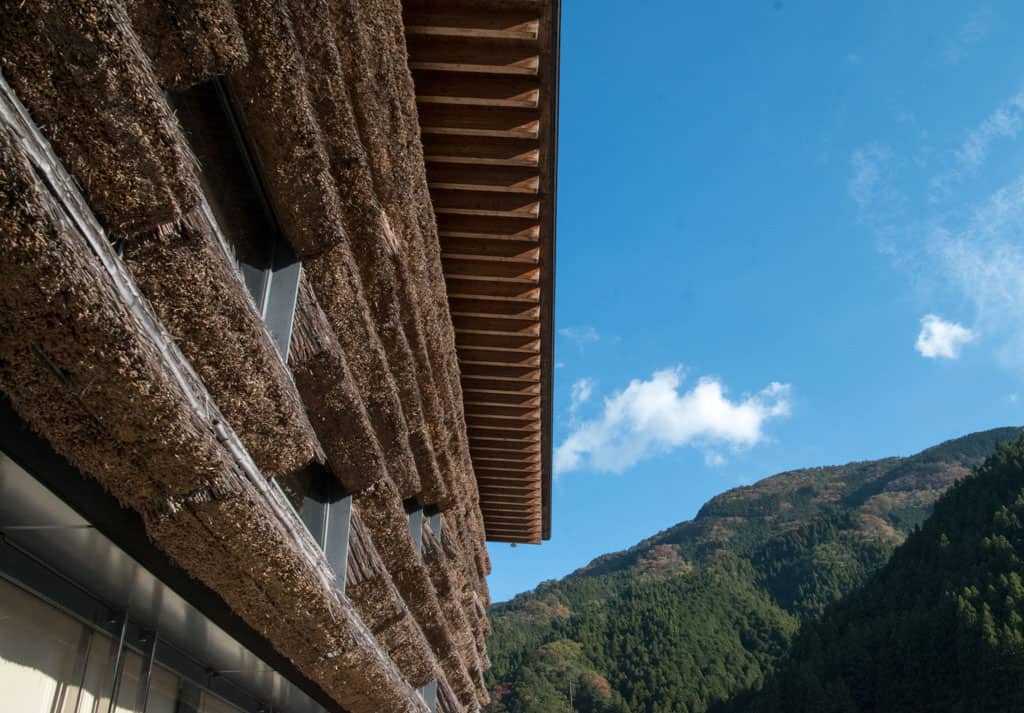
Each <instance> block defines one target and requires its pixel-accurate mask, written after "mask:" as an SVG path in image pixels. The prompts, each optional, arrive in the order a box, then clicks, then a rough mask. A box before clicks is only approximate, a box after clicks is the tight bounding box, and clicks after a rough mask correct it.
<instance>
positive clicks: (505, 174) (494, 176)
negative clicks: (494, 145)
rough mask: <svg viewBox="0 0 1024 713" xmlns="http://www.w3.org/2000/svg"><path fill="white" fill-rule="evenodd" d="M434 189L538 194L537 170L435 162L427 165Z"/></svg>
mask: <svg viewBox="0 0 1024 713" xmlns="http://www.w3.org/2000/svg"><path fill="white" fill-rule="evenodd" d="M427 183H428V184H429V185H430V187H431V188H436V189H443V190H450V191H485V192H495V193H497V192H503V193H525V194H532V195H536V194H537V192H538V191H539V190H540V176H538V175H537V169H535V168H531V167H523V166H473V165H451V164H447V163H433V164H429V165H428V166H427Z"/></svg>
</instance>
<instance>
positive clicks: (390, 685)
mask: <svg viewBox="0 0 1024 713" xmlns="http://www.w3.org/2000/svg"><path fill="white" fill-rule="evenodd" d="M310 670H311V671H312V673H313V675H314V676H315V677H316V678H315V680H317V681H323V682H326V685H328V686H330V689H331V690H337V691H344V692H345V694H344V697H342V696H341V695H340V694H339V696H338V698H337V700H338V701H339V702H340V703H341V704H342V705H344V706H345V708H346V709H347V710H348V711H349V712H350V713H382V712H383V711H387V713H428V708H427V706H426V704H425V703H424V702H423V699H422V698H420V697H419V694H417V693H416V692H415V691H414V690H413V689H412V688H411V687H410V686H409V684H408V683H407V682H406V681H405V680H404V679H403V678H402V675H401V673H400V672H399V671H398V668H397V667H396V666H395V665H394V664H393V663H392V661H391V659H390V658H389V657H388V655H387V653H386V652H385V651H383V650H382V649H380V648H379V647H377V646H373V647H368V648H359V649H355V650H354V651H349V652H347V653H344V654H341V655H338V656H334V655H332V656H327V657H325V658H323V659H322V660H321V661H319V662H317V663H316V664H314V665H313V666H311V667H310ZM321 685H324V684H321ZM364 691H368V692H369V693H364Z"/></svg>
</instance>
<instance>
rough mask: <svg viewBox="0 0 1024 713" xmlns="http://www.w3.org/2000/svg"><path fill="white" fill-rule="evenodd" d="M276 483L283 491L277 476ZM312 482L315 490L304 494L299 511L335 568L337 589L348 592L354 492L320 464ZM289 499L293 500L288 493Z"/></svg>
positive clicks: (300, 516)
mask: <svg viewBox="0 0 1024 713" xmlns="http://www.w3.org/2000/svg"><path fill="white" fill-rule="evenodd" d="M274 484H275V485H276V486H277V488H278V489H279V490H282V492H283V488H282V487H281V484H280V483H279V482H278V481H277V479H275V480H274ZM312 486H313V487H312V489H311V491H310V492H309V493H306V494H304V495H303V498H302V504H301V505H300V506H299V508H298V511H297V514H298V516H299V519H301V520H302V523H303V524H304V525H305V526H306V529H307V530H308V531H309V534H310V535H312V536H313V539H314V540H315V541H316V543H317V545H318V546H319V547H320V549H321V551H323V553H324V555H325V556H326V557H327V562H328V563H329V564H330V565H331V567H332V568H333V569H334V581H335V587H336V589H337V590H338V591H339V592H341V593H342V594H344V593H345V587H346V586H347V584H348V555H349V542H350V540H351V532H352V496H351V495H350V494H348V493H346V492H345V490H344V489H343V488H342V487H341V484H340V483H338V481H337V479H336V478H335V477H334V475H333V474H332V473H331V472H330V471H329V470H327V469H326V468H317V469H316V470H315V471H314V472H313V474H312ZM285 502H288V503H289V504H291V501H290V500H289V499H288V497H287V495H286V496H285Z"/></svg>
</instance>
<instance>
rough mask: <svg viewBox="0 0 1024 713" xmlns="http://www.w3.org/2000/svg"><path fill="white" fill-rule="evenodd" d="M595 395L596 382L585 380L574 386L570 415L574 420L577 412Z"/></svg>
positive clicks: (580, 380) (577, 382)
mask: <svg viewBox="0 0 1024 713" xmlns="http://www.w3.org/2000/svg"><path fill="white" fill-rule="evenodd" d="M593 393H594V380H593V379H588V378H583V379H579V380H577V381H576V383H575V384H573V385H572V395H571V398H572V403H571V404H570V405H569V415H570V416H571V417H572V418H575V417H576V412H577V411H578V410H579V408H580V406H582V405H583V404H585V403H586V402H587V401H588V400H590V397H591V395H592V394H593Z"/></svg>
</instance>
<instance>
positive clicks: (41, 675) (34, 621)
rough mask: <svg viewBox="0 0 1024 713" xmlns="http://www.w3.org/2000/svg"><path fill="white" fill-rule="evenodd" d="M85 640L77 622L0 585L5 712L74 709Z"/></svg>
mask: <svg viewBox="0 0 1024 713" xmlns="http://www.w3.org/2000/svg"><path fill="white" fill-rule="evenodd" d="M88 638H89V632H88V630H87V629H86V627H84V626H83V625H82V624H80V623H79V622H77V621H75V620H74V619H72V618H71V617H69V616H67V615H66V614H63V613H61V612H60V611H58V610H57V609H55V608H54V607H52V606H50V605H49V604H46V603H45V602H43V601H41V600H40V599H37V598H36V597H34V596H32V595H31V594H29V593H27V592H25V591H23V590H21V589H19V588H17V587H15V586H14V585H12V584H10V583H9V582H7V581H6V580H0V691H3V692H4V698H5V701H4V703H5V706H7V710H12V711H23V712H24V713H52V712H53V711H63V710H68V704H70V705H72V706H73V705H74V703H75V699H76V697H77V692H78V686H79V684H80V682H81V673H80V671H81V664H82V663H83V662H82V661H81V658H82V648H83V645H87V644H88ZM83 639H84V641H83Z"/></svg>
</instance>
